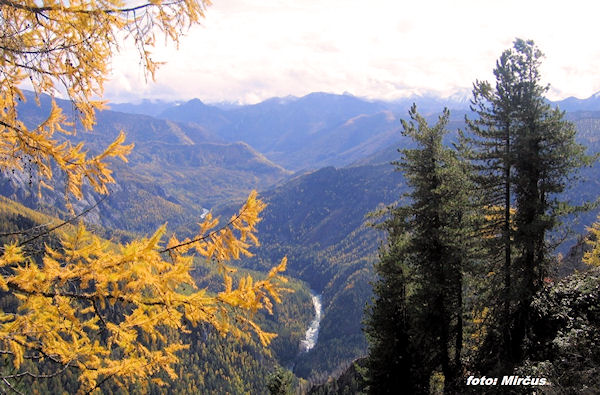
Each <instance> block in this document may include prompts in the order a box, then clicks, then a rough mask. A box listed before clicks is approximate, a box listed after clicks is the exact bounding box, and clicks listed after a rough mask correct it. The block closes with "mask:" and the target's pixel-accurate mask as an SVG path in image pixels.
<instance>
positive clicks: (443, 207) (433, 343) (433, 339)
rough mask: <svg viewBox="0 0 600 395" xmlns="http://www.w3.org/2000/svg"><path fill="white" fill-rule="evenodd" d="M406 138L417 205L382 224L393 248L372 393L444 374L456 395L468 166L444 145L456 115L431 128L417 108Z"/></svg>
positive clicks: (382, 265) (383, 279) (378, 322)
mask: <svg viewBox="0 0 600 395" xmlns="http://www.w3.org/2000/svg"><path fill="white" fill-rule="evenodd" d="M409 114H410V117H411V119H412V122H404V121H403V122H402V124H403V127H404V134H405V135H407V136H409V137H411V138H412V139H413V141H414V142H415V143H416V145H417V148H415V149H405V150H402V151H401V152H402V160H400V161H398V162H396V163H395V165H396V166H397V167H398V169H399V170H401V171H403V172H404V175H405V178H406V182H407V184H408V185H409V186H410V187H411V188H412V192H410V193H409V194H408V197H409V198H410V201H411V203H410V205H408V206H403V207H397V208H394V209H392V210H391V211H390V217H389V218H388V220H387V221H385V222H384V223H383V228H384V229H386V230H387V231H388V243H387V247H386V248H385V249H384V250H383V251H382V253H381V260H380V262H379V263H378V264H377V265H376V266H375V271H376V273H377V274H378V276H379V281H378V282H377V283H376V284H375V286H374V292H375V296H376V298H375V301H374V304H373V306H372V307H371V310H370V314H369V316H368V319H367V322H366V323H367V326H366V328H367V335H368V338H369V340H370V344H371V348H370V354H369V364H368V367H369V380H370V391H371V392H372V393H385V392H396V391H397V390H398V388H405V389H406V388H407V387H410V390H411V391H412V392H414V393H421V392H427V391H428V389H429V388H428V386H429V380H430V378H431V375H432V374H433V373H434V372H436V371H441V373H442V374H443V375H444V379H445V391H446V392H447V393H456V392H457V388H458V387H459V386H460V381H461V380H460V377H461V372H462V366H461V353H462V344H463V338H462V336H463V273H464V271H465V268H466V265H467V264H468V257H469V255H470V254H469V245H470V242H469V241H468V240H469V236H470V235H469V231H470V228H471V226H470V220H471V217H470V214H469V213H468V207H469V204H468V190H469V188H467V185H468V177H467V174H466V166H464V163H462V162H461V161H460V160H459V158H458V155H457V152H456V151H455V150H452V149H450V148H447V147H445V146H444V145H443V143H442V139H443V137H444V135H445V134H446V133H447V130H446V125H447V122H448V117H449V112H448V111H447V110H445V111H444V113H443V115H442V116H441V117H440V119H439V121H438V123H437V124H436V125H435V126H433V127H429V126H428V125H427V122H426V120H425V119H424V118H423V117H422V116H420V115H419V114H418V113H417V111H416V107H415V106H413V107H412V108H411V110H410V112H409Z"/></svg>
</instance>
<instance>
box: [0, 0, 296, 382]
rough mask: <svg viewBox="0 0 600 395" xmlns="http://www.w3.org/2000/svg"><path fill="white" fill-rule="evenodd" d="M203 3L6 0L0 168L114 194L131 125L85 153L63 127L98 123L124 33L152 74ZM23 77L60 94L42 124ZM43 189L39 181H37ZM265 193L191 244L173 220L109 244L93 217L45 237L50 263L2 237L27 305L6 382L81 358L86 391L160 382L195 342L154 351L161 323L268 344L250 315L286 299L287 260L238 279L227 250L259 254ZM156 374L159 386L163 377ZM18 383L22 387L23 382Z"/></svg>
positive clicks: (5, 335)
mask: <svg viewBox="0 0 600 395" xmlns="http://www.w3.org/2000/svg"><path fill="white" fill-rule="evenodd" d="M209 4H210V3H209V1H207V0H164V1H163V0H147V1H136V2H129V1H121V0H23V1H13V0H0V21H1V25H2V32H0V53H1V55H2V56H1V58H0V73H1V78H0V167H1V169H2V170H4V171H7V170H8V171H10V170H12V169H16V170H20V169H23V168H24V167H26V166H32V167H33V169H34V170H35V171H37V172H38V173H39V174H40V176H41V177H42V179H43V180H44V183H45V184H48V186H50V185H49V184H50V181H51V180H52V177H53V170H52V169H53V166H56V168H58V169H60V171H61V172H62V173H63V174H64V177H65V179H66V185H67V192H66V198H67V199H68V198H69V197H71V198H73V197H74V198H79V197H81V190H82V187H83V185H84V184H85V183H87V184H89V185H91V186H92V187H93V188H94V189H95V190H96V191H97V192H99V193H103V194H106V193H107V192H108V190H107V185H108V184H110V183H112V182H114V179H113V177H112V175H111V170H110V168H109V167H108V165H107V160H108V159H109V158H111V157H117V158H121V159H122V160H126V156H127V154H128V153H129V152H130V151H131V150H132V149H133V145H132V144H130V145H126V144H125V134H124V133H121V134H120V135H119V137H118V138H117V139H116V140H115V141H114V142H113V143H112V144H110V145H109V146H108V147H106V149H105V150H104V152H102V153H100V154H98V155H96V156H92V157H90V156H88V154H87V152H86V151H85V147H84V145H82V144H78V145H72V144H70V143H69V141H68V139H67V138H66V137H65V136H68V135H70V134H74V133H75V132H76V125H78V124H80V125H82V126H83V128H85V129H91V128H93V126H94V122H95V111H96V110H98V109H101V108H103V106H104V103H103V102H102V101H98V100H95V99H94V97H101V96H102V91H103V85H104V82H105V81H106V78H107V74H108V67H109V65H110V61H111V58H112V57H113V55H114V54H115V53H117V52H118V51H119V45H120V43H121V41H122V40H124V39H125V40H126V39H130V40H132V41H133V43H134V44H135V46H136V47H137V49H138V50H139V54H140V59H141V63H142V65H143V68H144V70H146V72H147V73H148V74H149V75H150V76H151V77H153V76H154V72H155V70H156V67H157V63H156V62H155V61H154V60H153V59H152V57H151V52H150V50H151V48H152V47H153V45H154V43H155V40H156V38H157V37H158V36H159V35H161V34H164V35H165V36H166V37H167V38H168V39H171V40H173V41H174V42H175V43H177V42H178V40H179V36H180V33H181V32H182V31H183V30H184V29H186V28H188V27H189V26H191V25H193V24H197V23H198V22H199V21H200V19H201V18H202V17H203V15H204V11H205V7H206V6H208V5H209ZM24 84H29V86H30V87H31V88H32V89H33V90H34V92H35V99H36V101H38V103H39V98H40V95H42V94H48V95H50V96H51V97H52V106H51V112H50V114H49V116H48V117H47V119H45V120H43V121H42V122H40V123H39V124H37V125H34V126H31V125H27V124H26V123H25V122H23V120H21V119H20V118H19V102H22V101H24V100H25V96H24V94H23V92H22V90H21V88H22V87H23V86H24ZM59 92H61V93H62V94H66V95H67V96H68V98H69V99H70V100H71V103H72V105H73V108H74V109H75V111H74V112H75V114H76V115H75V116H74V118H70V119H69V118H68V117H67V116H66V115H65V114H64V113H63V112H62V110H61V108H60V107H59V106H58V105H57V104H56V102H55V100H54V97H55V96H56V95H57V94H58V93H59ZM41 186H42V185H41ZM263 208H264V204H263V203H262V202H261V201H260V200H258V199H257V197H256V194H255V193H254V192H253V193H252V194H251V195H250V196H249V197H248V199H247V201H246V203H245V205H244V206H243V207H242V208H241V210H240V212H239V213H238V214H237V215H235V216H233V217H232V218H231V220H230V221H229V222H228V223H227V224H225V225H222V226H219V225H218V221H217V220H216V219H213V218H212V217H211V216H210V215H207V217H206V218H205V219H204V221H203V222H202V223H201V224H200V229H199V231H198V234H197V235H196V236H195V237H193V238H191V239H186V240H183V241H179V240H178V239H177V238H176V237H175V236H173V237H171V238H170V239H169V240H168V241H167V242H163V241H162V240H163V238H164V235H165V233H166V228H165V227H164V226H163V227H161V228H160V229H158V230H157V231H156V232H155V233H154V234H153V235H152V236H151V237H149V238H144V239H138V240H134V241H132V242H130V243H128V244H126V245H120V244H115V243H110V242H108V241H106V240H102V239H100V238H98V237H96V236H94V235H93V234H91V233H90V232H88V231H87V230H86V229H85V227H84V226H83V225H80V226H79V228H78V230H77V231H74V232H70V233H69V232H66V233H65V234H63V235H61V236H60V238H61V243H60V246H59V247H50V246H47V247H46V250H45V252H44V253H43V257H42V258H41V261H40V262H37V261H34V259H33V258H32V257H30V256H27V254H26V253H24V245H23V242H18V241H17V242H14V243H10V244H7V245H4V246H3V247H2V255H1V257H0V289H2V291H3V292H4V293H5V294H7V295H11V296H12V297H13V298H14V300H15V303H16V304H17V307H16V308H14V309H10V310H6V311H0V353H1V354H3V355H4V356H7V357H9V358H10V360H11V364H12V365H13V367H14V371H12V372H11V373H10V374H4V373H2V374H0V385H2V386H4V388H5V389H6V390H11V389H15V388H14V385H13V384H14V383H15V381H17V380H19V379H20V378H21V377H24V376H30V377H33V378H34V379H35V378H43V377H51V376H53V375H56V374H60V373H61V372H62V371H64V370H65V369H71V368H72V369H76V370H77V371H78V377H79V381H80V392H82V393H88V392H94V391H99V390H98V387H99V386H100V385H101V384H102V383H103V382H104V381H106V380H108V379H115V380H117V381H118V382H122V383H127V382H131V381H135V380H139V379H150V378H152V377H153V376H155V375H156V374H157V373H158V372H161V371H166V372H167V373H168V374H169V375H170V376H171V377H175V372H174V370H173V369H172V365H173V364H174V363H175V362H176V361H177V355H176V352H177V351H179V350H182V349H184V348H185V347H186V346H185V345H184V344H181V343H171V344H167V345H166V346H165V347H163V348H161V349H151V348H149V347H147V346H145V345H144V344H143V342H140V341H139V339H140V338H141V337H142V336H144V337H145V338H150V339H154V340H156V339H158V340H159V341H163V342H164V341H166V337H165V331H167V330H169V329H172V328H176V329H178V330H185V327H186V325H189V324H192V325H195V324H199V323H209V324H212V325H213V326H214V327H215V328H216V329H217V330H218V331H219V332H220V333H222V334H226V333H233V334H236V335H239V336H248V335H247V331H248V330H250V331H253V332H255V333H256V334H257V336H258V338H259V339H260V341H261V342H262V343H263V344H264V345H266V344H268V343H269V341H270V340H271V339H272V338H273V336H274V334H271V333H266V332H264V331H262V330H261V328H260V327H259V326H258V325H257V324H256V323H255V322H254V321H253V319H252V313H253V312H256V311H257V310H258V309H266V310H268V311H270V310H271V308H272V303H273V302H274V301H279V297H280V294H281V292H282V290H283V288H282V285H281V282H282V281H284V280H285V279H284V278H283V277H281V276H280V273H281V272H282V271H283V270H284V269H285V265H286V261H285V259H283V260H282V262H281V263H280V264H279V265H277V266H276V267H274V268H273V269H272V270H271V271H270V272H269V274H268V275H267V276H266V278H265V279H263V280H260V281H254V280H253V279H252V278H251V277H243V278H242V279H241V280H240V281H239V283H238V284H237V285H234V284H233V283H234V281H233V278H232V276H231V271H233V269H232V268H229V267H227V266H225V263H226V262H227V261H228V260H230V259H235V258H238V257H239V256H241V255H248V254H250V252H249V250H248V248H250V246H252V245H258V240H257V238H256V235H255V233H256V224H257V223H258V221H259V214H260V212H261V210H262V209H263ZM190 252H195V253H196V254H198V255H200V256H201V257H204V258H205V259H208V260H211V261H214V262H216V264H218V265H219V268H220V270H221V273H222V276H223V290H222V291H221V292H219V293H217V294H209V293H208V292H206V291H205V290H198V289H196V285H195V282H194V280H193V278H192V277H191V275H190V271H191V270H192V268H193V259H194V258H193V256H192V255H190ZM25 360H33V361H45V362H48V361H50V362H52V363H55V365H56V369H54V370H53V371H50V372H44V373H43V374H41V375H40V374H36V373H33V372H31V371H28V370H26V369H23V368H22V367H23V366H24V365H23V361H25ZM156 381H157V383H158V384H162V382H161V381H160V380H159V379H156ZM15 390H16V389H15Z"/></svg>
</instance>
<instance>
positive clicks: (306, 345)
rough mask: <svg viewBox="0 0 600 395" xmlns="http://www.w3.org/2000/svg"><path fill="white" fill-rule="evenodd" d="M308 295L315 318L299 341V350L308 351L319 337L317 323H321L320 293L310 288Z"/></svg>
mask: <svg viewBox="0 0 600 395" xmlns="http://www.w3.org/2000/svg"><path fill="white" fill-rule="evenodd" d="M310 297H311V299H312V302H313V306H314V308H315V318H314V319H313V320H312V322H311V323H310V326H309V327H308V329H307V330H306V335H305V338H304V340H302V341H300V351H301V352H308V351H310V350H311V349H312V348H313V347H314V346H315V344H317V338H318V337H319V325H320V324H321V313H322V312H321V308H322V305H321V295H317V294H316V293H314V292H313V291H312V290H311V291H310Z"/></svg>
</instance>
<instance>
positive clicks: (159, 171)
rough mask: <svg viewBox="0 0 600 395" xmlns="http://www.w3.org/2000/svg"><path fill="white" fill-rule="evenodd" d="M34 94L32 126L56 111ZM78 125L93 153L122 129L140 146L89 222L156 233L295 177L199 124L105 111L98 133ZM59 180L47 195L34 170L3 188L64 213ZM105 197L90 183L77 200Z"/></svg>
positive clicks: (85, 203)
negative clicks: (38, 101) (40, 191)
mask: <svg viewBox="0 0 600 395" xmlns="http://www.w3.org/2000/svg"><path fill="white" fill-rule="evenodd" d="M26 97H27V98H28V100H27V101H26V102H25V103H22V104H21V105H20V107H19V110H20V112H21V114H22V115H23V118H24V119H25V120H26V123H27V122H28V123H31V124H34V123H35V122H40V121H42V120H43V117H44V115H47V114H48V112H49V111H50V103H49V98H48V97H46V96H42V100H41V106H40V107H38V106H37V105H36V104H35V102H34V101H33V98H32V97H31V95H30V94H27V95H26ZM59 104H60V105H61V106H62V107H63V108H64V111H65V112H66V113H69V112H70V111H72V109H71V107H70V105H69V104H68V103H67V102H64V101H59ZM78 129H79V131H78V133H77V135H75V136H69V137H68V138H69V139H70V140H71V141H72V142H73V143H78V142H81V141H84V142H85V143H86V147H87V148H88V149H89V151H90V152H89V155H95V154H98V153H99V152H101V150H102V149H104V148H105V147H106V146H108V145H109V144H110V143H111V142H112V141H113V140H114V139H115V138H116V137H117V136H118V134H119V132H120V131H121V130H123V131H125V132H126V134H127V140H126V142H127V143H134V144H135V148H134V150H133V151H132V153H131V154H130V155H129V157H128V160H129V161H128V163H122V162H121V161H117V160H115V161H113V162H112V163H113V164H112V169H113V170H114V177H115V179H116V181H117V182H116V184H115V185H113V186H112V187H111V190H112V192H111V194H110V196H109V197H108V198H107V199H106V200H105V201H103V202H102V204H100V205H99V206H98V208H97V209H95V211H94V213H92V214H91V215H90V216H88V221H92V222H94V221H96V222H98V223H100V224H102V225H104V226H106V227H116V228H120V229H127V230H131V231H142V232H149V231H153V230H154V229H155V228H156V227H158V226H160V225H161V224H163V223H164V222H167V221H168V222H170V223H171V225H173V226H175V227H177V226H181V227H182V229H184V228H185V227H187V226H190V225H191V224H194V223H195V222H197V221H198V220H199V218H200V215H201V214H202V213H203V208H210V207H212V206H214V205H216V204H218V203H221V202H223V201H226V200H229V199H241V198H243V197H245V196H246V195H247V194H248V193H249V192H250V190H252V189H264V188H266V187H267V186H269V185H271V184H273V183H275V182H277V181H279V180H281V179H282V178H284V177H287V176H288V175H289V174H290V172H289V171H287V170H285V169H284V168H282V167H281V166H279V165H276V164H274V163H272V162H270V161H269V160H268V159H266V158H265V157H264V156H263V155H262V154H260V153H258V152H257V151H255V150H254V149H252V148H251V147H249V146H248V145H247V144H245V143H241V142H237V143H227V142H225V141H223V140H222V139H220V138H218V137H216V136H215V135H214V134H213V133H211V132H209V131H207V130H206V129H204V128H202V127H200V126H198V125H192V124H178V123H176V122H172V121H168V120H160V119H156V118H152V117H149V116H145V115H134V114H125V113H118V112H112V111H108V110H105V111H102V112H99V113H98V120H97V124H96V125H95V127H94V129H93V131H90V132H88V131H85V130H82V128H81V127H79V128H78ZM54 182H55V184H54V191H48V192H47V193H45V194H44V197H43V198H42V199H41V200H40V199H38V198H37V188H36V186H37V185H38V183H39V181H38V177H37V175H36V174H35V173H34V172H32V171H29V169H28V168H26V169H25V170H24V171H23V172H16V173H11V174H7V175H6V176H5V177H2V179H1V180H0V193H1V194H2V195H4V196H8V197H12V198H14V199H16V200H18V201H20V202H23V203H24V204H26V205H28V206H29V207H33V208H40V209H44V210H46V211H51V212H54V213H56V214H58V213H60V212H64V211H65V204H64V203H65V202H64V195H63V192H64V187H63V182H62V181H61V179H60V174H58V177H55V181H54ZM100 198H101V197H100V196H98V195H97V194H96V193H94V192H92V191H91V189H90V188H85V189H84V198H83V199H82V200H79V201H74V202H73V203H74V206H75V208H76V211H81V210H84V209H85V208H87V207H89V206H92V205H94V204H95V203H96V202H97V201H98V200H99V199H100ZM194 218H195V220H194Z"/></svg>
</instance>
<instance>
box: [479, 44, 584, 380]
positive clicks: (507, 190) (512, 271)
mask: <svg viewBox="0 0 600 395" xmlns="http://www.w3.org/2000/svg"><path fill="white" fill-rule="evenodd" d="M542 56H543V55H542V53H541V51H540V50H539V49H538V48H537V47H536V46H535V44H534V43H533V41H524V40H521V39H517V40H515V43H514V45H513V48H511V49H508V50H506V51H504V52H503V53H502V55H501V57H500V59H499V60H498V62H497V64H496V68H495V70H494V75H495V76H496V86H495V89H492V88H491V85H490V84H489V83H487V82H476V83H475V87H474V90H473V96H474V99H473V110H474V111H475V112H476V114H477V118H476V119H474V120H467V123H468V126H469V130H470V131H471V132H472V135H471V137H470V139H468V140H469V141H470V143H471V148H472V156H471V159H473V163H474V165H475V168H476V170H477V171H478V175H477V176H476V177H475V180H476V182H477V185H478V187H479V190H480V191H481V192H482V194H481V196H482V199H481V207H482V209H483V210H484V212H485V213H486V218H487V223H486V225H485V226H484V227H483V228H482V229H481V230H482V236H483V239H484V241H485V242H486V244H487V247H488V252H489V253H488V264H489V266H488V270H489V272H490V273H491V274H492V276H491V279H492V280H491V285H492V289H493V292H492V295H493V296H492V300H491V305H492V317H493V321H494V322H493V323H492V324H491V326H490V328H488V329H489V330H488V331H487V333H488V339H487V342H486V347H484V352H486V353H487V354H486V355H485V356H484V359H485V360H487V362H488V363H490V362H491V364H492V365H493V364H497V365H498V366H497V367H498V368H501V369H504V370H505V369H507V368H510V367H512V366H514V365H515V364H516V363H518V362H519V361H520V359H521V358H522V357H523V343H524V340H525V337H526V336H527V335H528V331H529V330H530V328H529V322H530V317H529V316H530V313H531V311H530V305H531V301H532V298H533V295H534V294H535V293H536V292H537V291H538V290H540V288H541V285H542V279H543V277H544V275H545V274H546V272H547V268H548V262H549V254H550V252H551V247H550V246H549V245H548V242H547V240H546V236H547V234H548V232H549V231H550V230H552V229H553V228H554V227H555V226H556V225H557V224H558V221H559V218H560V216H561V215H562V214H565V213H566V212H568V211H572V210H573V208H569V207H568V205H566V204H565V203H564V202H560V201H559V200H558V197H557V195H558V194H559V193H561V192H563V191H564V190H565V189H566V188H567V186H568V185H569V182H570V181H572V180H573V179H574V177H575V175H576V172H577V169H579V168H580V167H582V166H584V165H587V164H589V163H590V158H589V157H587V156H586V155H585V154H584V148H583V147H582V146H581V145H579V144H577V143H576V142H575V128H574V126H573V124H571V123H570V122H567V121H565V120H564V113H563V112H561V111H559V110H558V109H553V108H552V107H551V106H550V104H548V102H547V100H546V99H545V97H544V95H545V93H546V92H547V91H548V89H549V87H548V86H544V85H542V84H541V82H540V73H539V66H540V63H541V58H542ZM495 273H501V278H498V277H497V276H496V275H495ZM489 367H491V365H490V366H489Z"/></svg>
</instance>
